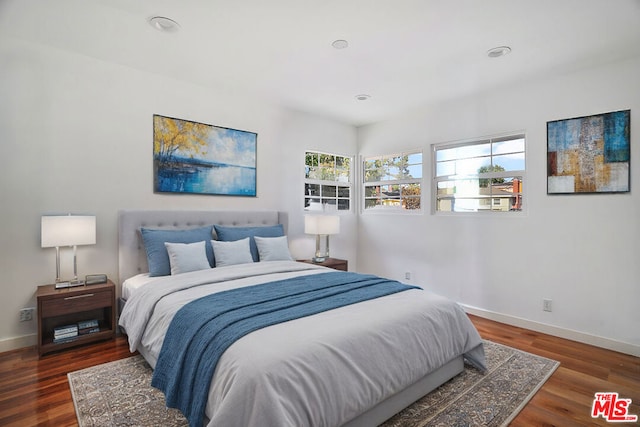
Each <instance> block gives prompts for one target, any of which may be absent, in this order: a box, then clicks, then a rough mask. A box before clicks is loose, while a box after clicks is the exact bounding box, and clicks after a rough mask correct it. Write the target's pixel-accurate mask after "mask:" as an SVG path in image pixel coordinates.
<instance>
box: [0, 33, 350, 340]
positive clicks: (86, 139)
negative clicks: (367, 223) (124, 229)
mask: <svg viewBox="0 0 640 427" xmlns="http://www.w3.org/2000/svg"><path fill="white" fill-rule="evenodd" d="M0 63H1V64H2V67H0V145H1V147H2V155H1V156H0V179H1V182H2V185H1V186H0V203H1V204H2V208H1V209H0V223H1V224H2V226H1V228H0V251H1V254H0V271H1V272H2V274H1V275H0V291H1V292H2V298H0V351H4V350H8V349H11V348H16V347H20V346H25V345H33V344H35V338H34V336H33V334H35V332H36V322H35V321H30V322H19V321H18V319H19V310H20V308H23V307H34V306H35V291H36V286H37V285H40V284H46V283H51V282H52V281H53V279H54V278H55V250H53V249H42V248H40V217H41V215H42V214H45V213H67V212H72V213H87V214H94V215H96V216H97V244H96V245H95V246H86V247H79V248H78V264H79V274H80V275H84V274H88V273H106V274H108V275H109V276H110V277H112V278H114V279H115V278H116V277H117V271H118V268H117V267H118V266H117V233H116V232H117V212H118V210H119V209H135V208H143V209H154V208H162V209H164V208H168V209H182V208H186V209H279V210H287V211H288V212H289V221H290V230H289V231H290V235H291V238H292V240H294V241H295V242H296V244H295V245H292V246H295V251H294V256H297V257H310V256H311V255H312V254H313V239H312V237H311V236H304V235H302V231H303V230H302V226H301V224H302V222H301V221H302V215H303V212H302V206H303V188H302V187H301V184H300V179H301V177H302V173H303V169H302V164H303V163H302V162H303V161H304V155H303V154H300V153H303V152H304V149H306V148H316V149H325V150H328V149H330V148H333V147H341V151H346V152H351V153H352V154H353V153H355V148H356V132H355V129H354V128H353V127H351V126H346V125H342V124H338V123H335V122H331V121H329V120H323V119H320V118H309V117H308V115H305V114H302V113H293V112H290V111H287V110H285V109H282V108H278V107H275V106H271V105H267V104H265V103H264V102H261V101H260V100H256V99H251V98H247V97H243V96H240V95H238V94H234V93H228V92H226V91H225V90H224V89H219V90H211V89H205V88H202V87H197V86H193V85H190V84H186V83H182V82H178V81H175V80H170V79H167V78H163V77H161V76H158V75H154V74H149V73H144V72H139V71H136V70H133V69H130V68H126V67H122V66H119V65H116V64H109V63H105V62H102V61H98V60H95V59H93V58H88V57H83V56H79V55H76V54H70V53H67V52H64V51H60V50H55V49H51V48H48V47H43V46H39V45H33V44H29V43H26V42H22V41H18V40H15V39H8V38H5V39H3V40H2V41H0ZM153 114H162V115H167V116H171V117H178V118H184V119H189V120H194V121H199V122H202V123H208V124H213V125H219V126H225V127H231V128H236V129H243V130H249V131H252V132H257V133H258V144H257V147H258V158H257V163H258V177H257V178H258V184H257V190H258V195H257V197H256V198H242V197H222V196H194V195H166V194H165V195H163V194H154V193H153V171H152V138H153V126H152V116H153ZM325 144H326V145H325ZM295 162H298V163H295ZM291 164H294V165H295V164H300V168H296V167H295V166H294V167H291ZM352 229H354V231H353V232H352V233H346V234H345V235H344V236H342V235H341V236H340V239H341V240H342V242H341V243H343V246H342V247H340V251H336V254H339V255H341V256H343V257H345V258H349V259H353V260H355V252H354V251H355V245H356V243H355V225H354V227H352ZM292 249H293V248H292ZM70 255H71V254H70V251H69V250H64V252H63V257H62V261H61V264H62V270H63V271H62V276H63V277H70V275H72V272H71V268H72V267H71V266H72V262H71V258H70Z"/></svg>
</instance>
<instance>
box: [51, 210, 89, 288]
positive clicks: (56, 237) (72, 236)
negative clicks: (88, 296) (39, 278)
mask: <svg viewBox="0 0 640 427" xmlns="http://www.w3.org/2000/svg"><path fill="white" fill-rule="evenodd" d="M95 243H96V217H95V216H87V215H51V216H43V217H42V221H41V246H42V247H43V248H53V247H55V248H56V283H55V287H56V289H59V288H68V287H72V286H82V285H84V281H83V280H78V263H77V254H76V252H77V246H79V245H95ZM61 246H73V279H72V280H62V279H61V278H60V247H61Z"/></svg>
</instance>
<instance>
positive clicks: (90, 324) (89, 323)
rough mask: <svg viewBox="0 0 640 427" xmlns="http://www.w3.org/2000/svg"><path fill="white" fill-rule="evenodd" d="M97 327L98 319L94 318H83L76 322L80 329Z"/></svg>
mask: <svg viewBox="0 0 640 427" xmlns="http://www.w3.org/2000/svg"><path fill="white" fill-rule="evenodd" d="M97 327H98V320H96V319H90V320H83V321H80V322H78V329H80V330H82V329H89V328H97Z"/></svg>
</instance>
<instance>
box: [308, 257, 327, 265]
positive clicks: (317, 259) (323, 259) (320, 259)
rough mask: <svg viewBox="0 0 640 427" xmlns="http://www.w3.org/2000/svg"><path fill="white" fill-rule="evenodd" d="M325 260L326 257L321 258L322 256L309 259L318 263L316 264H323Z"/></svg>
mask: <svg viewBox="0 0 640 427" xmlns="http://www.w3.org/2000/svg"><path fill="white" fill-rule="evenodd" d="M326 260H327V257H323V256H321V257H317V256H314V257H313V258H311V261H313V262H315V263H318V264H319V263H322V262H325V261H326Z"/></svg>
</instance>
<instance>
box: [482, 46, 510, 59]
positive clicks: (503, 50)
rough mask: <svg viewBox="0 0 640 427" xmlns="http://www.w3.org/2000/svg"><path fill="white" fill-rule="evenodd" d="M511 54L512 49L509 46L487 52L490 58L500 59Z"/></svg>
mask: <svg viewBox="0 0 640 427" xmlns="http://www.w3.org/2000/svg"><path fill="white" fill-rule="evenodd" d="M509 52H511V48H510V47H509V46H498V47H494V48H493V49H489V50H488V51H487V56H488V57H489V58H499V57H501V56H505V55H506V54H507V53H509Z"/></svg>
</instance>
